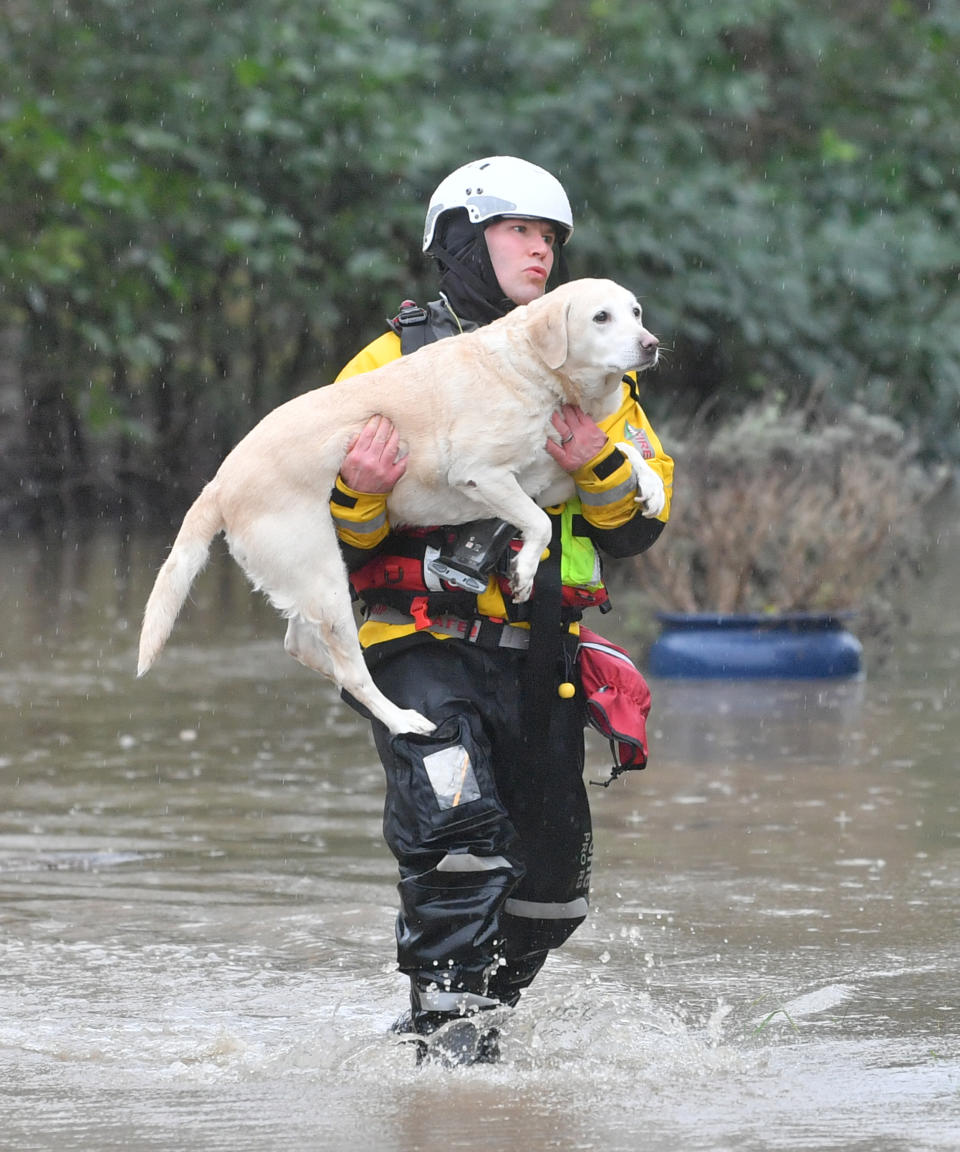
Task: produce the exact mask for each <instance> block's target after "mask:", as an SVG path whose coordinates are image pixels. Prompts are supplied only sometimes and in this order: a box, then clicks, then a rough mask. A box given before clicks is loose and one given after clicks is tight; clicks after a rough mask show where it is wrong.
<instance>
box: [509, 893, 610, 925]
mask: <svg viewBox="0 0 960 1152" xmlns="http://www.w3.org/2000/svg"><path fill="white" fill-rule="evenodd" d="M503 910H504V912H509V913H510V915H511V916H523V917H524V918H525V919H527V920H576V919H578V918H579V917H582V916H586V914H587V913H588V912H589V911H590V905H589V904H588V903H587V902H586V900H584V898H583V897H582V896H579V897H577V899H576V900H568V901H567V902H566V904H541V903H540V902H539V901H537V900H512V899H511V900H507V901H506V903H505V904H504V906H503Z"/></svg>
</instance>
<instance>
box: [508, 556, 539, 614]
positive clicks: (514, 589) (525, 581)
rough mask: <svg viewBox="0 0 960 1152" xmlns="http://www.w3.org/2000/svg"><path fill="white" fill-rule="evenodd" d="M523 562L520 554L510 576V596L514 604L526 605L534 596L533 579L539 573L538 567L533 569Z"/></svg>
mask: <svg viewBox="0 0 960 1152" xmlns="http://www.w3.org/2000/svg"><path fill="white" fill-rule="evenodd" d="M522 561H523V554H522V552H521V553H520V554H518V556H517V559H516V560H515V561H514V564H513V572H512V573H511V575H510V594H511V598H512V599H513V602H514V604H525V603H526V602H527V601H528V600H529V599H530V597H531V596H532V595H533V578H534V576H535V575H536V573H537V566H536V565H534V566H533V568H531V567H530V565H529V564H525V563H523V562H522Z"/></svg>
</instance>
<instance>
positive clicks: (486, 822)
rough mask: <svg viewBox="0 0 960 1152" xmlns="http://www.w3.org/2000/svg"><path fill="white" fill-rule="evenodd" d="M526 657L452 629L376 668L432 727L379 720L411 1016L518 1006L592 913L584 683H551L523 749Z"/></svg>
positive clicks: (387, 686) (417, 1019)
mask: <svg viewBox="0 0 960 1152" xmlns="http://www.w3.org/2000/svg"><path fill="white" fill-rule="evenodd" d="M526 662H527V653H526V652H525V651H517V650H514V649H506V648H495V649H490V648H481V647H477V646H475V645H472V644H470V643H468V642H466V641H461V640H456V639H452V640H438V641H435V642H428V643H424V644H421V645H419V646H416V647H413V648H409V649H406V650H404V651H400V652H398V653H397V654H396V655H392V656H389V657H387V658H386V659H384V660H382V661H381V662H379V663H378V664H377V665H376V666H375V667H374V669H373V674H374V678H375V679H376V681H377V683H378V685H379V686H380V688H381V689H382V690H383V691H384V692H385V693H386V694H387V696H389V697H390V698H391V699H392V700H394V701H395V702H396V703H397V704H399V705H400V706H401V707H403V708H416V709H417V710H418V711H420V712H422V713H423V714H424V715H426V716H428V717H429V718H430V719H431V720H433V721H434V722H435V723H436V724H437V730H436V732H434V733H432V734H431V735H430V736H414V735H409V734H404V735H401V736H396V737H392V736H391V735H390V733H389V731H388V730H387V729H386V728H384V727H383V725H381V724H380V723H379V722H376V721H374V737H375V739H376V743H377V749H378V751H379V753H380V757H381V760H382V761H383V765H384V769H385V771H386V803H385V809H384V821H383V828H384V837H385V839H386V841H387V844H388V845H389V847H390V849H391V851H392V852H393V854H394V855H395V856H396V858H397V861H398V863H399V866H400V883H399V886H398V887H399V892H400V912H399V915H398V918H397V956H398V964H399V968H400V970H401V971H403V972H406V973H407V975H408V976H409V977H410V980H411V1003H412V1009H413V1023H414V1026H415V1027H416V1026H417V1025H418V1023H419V1024H421V1025H423V1026H424V1027H425V1028H429V1027H430V1026H436V1023H437V1020H438V1015H439V1017H441V1018H442V1017H443V1016H445V1015H459V1014H461V1013H463V1012H470V1011H474V1010H478V1009H482V1008H486V1007H493V1006H495V1005H497V1004H501V1003H503V1004H511V1005H512V1004H515V1003H516V1001H517V1000H518V999H519V996H520V993H521V991H522V990H523V989H524V988H525V987H526V986H527V985H528V984H529V983H530V982H531V981H532V980H533V978H534V977H535V976H536V974H537V972H539V970H540V968H541V967H542V966H543V963H544V961H545V960H546V957H547V952H548V950H549V949H551V948H557V947H559V946H560V945H561V944H562V943H563V942H564V940H566V939H567V937H568V936H569V935H570V933H571V932H573V930H574V929H575V928H576V927H577V926H578V925H579V924H580V923H582V921H583V919H584V917H585V916H586V914H587V895H588V890H589V880H590V863H591V856H592V847H593V843H592V833H591V827H590V810H589V806H588V802H587V795H586V788H585V786H584V781H583V756H584V745H583V723H584V712H583V702H582V693H581V692H580V691H579V690H578V691H577V693H576V695H575V696H574V697H573V698H572V699H568V700H564V699H561V698H560V697H559V695H555V694H552V703H551V704H550V705H549V709H550V715H549V721H548V724H547V725H546V726H545V727H546V737H545V740H546V744H545V747H538V750H537V754H534V753H532V751H531V747H530V745H529V742H528V740H527V735H526V734H527V728H526V726H525V724H526V720H527V715H526V708H525V697H526V691H525V688H526V685H525V668H526Z"/></svg>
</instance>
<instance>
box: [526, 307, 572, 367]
mask: <svg viewBox="0 0 960 1152" xmlns="http://www.w3.org/2000/svg"><path fill="white" fill-rule="evenodd" d="M569 310H570V302H569V301H561V300H558V299H557V298H556V297H552V296H543V297H541V298H540V299H539V300H534V301H533V302H532V303H530V304H528V305H527V314H528V316H529V317H530V321H529V324H528V325H527V335H528V336H529V337H530V343H531V344H532V345H533V347H534V350H535V351H536V353H537V355H538V356H539V357H540V359H541V360H542V361H543V362H544V363H545V364H546V366H547V367H548V368H549V369H550V371H551V372H556V370H557V369H558V368H560V367H562V366H563V364H564V363H565V361H566V359H567V314H568V312H569Z"/></svg>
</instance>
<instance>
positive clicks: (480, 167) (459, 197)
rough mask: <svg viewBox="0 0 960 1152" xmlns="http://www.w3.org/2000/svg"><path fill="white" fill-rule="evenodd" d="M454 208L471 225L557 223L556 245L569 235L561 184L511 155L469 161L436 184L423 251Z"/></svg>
mask: <svg viewBox="0 0 960 1152" xmlns="http://www.w3.org/2000/svg"><path fill="white" fill-rule="evenodd" d="M455 208H464V209H466V212H467V215H468V217H469V218H470V220H471V221H473V223H474V224H482V223H483V222H484V221H485V220H492V219H493V218H494V217H497V216H522V217H526V218H527V219H529V220H549V221H551V222H552V223H554V224H558V225H559V226H560V228H561V229H562V230H563V235H562V236H560V237H559V239H560V240H561V242H562V243H566V241H567V240H569V239H570V237H571V236H572V235H573V213H572V212H571V210H570V201H569V200H568V199H567V194H566V192H564V190H563V185H562V184H561V183H560V181H559V180H557V178H556V177H555V176H551V175H550V173H549V172H547V171H546V169H544V168H538V167H537V165H536V164H531V163H530V162H529V161H527V160H519V159H517V157H516V156H488V157H487V158H486V159H485V160H474V161H472V162H471V163H470V164H464V166H463V167H462V168H458V169H457V170H456V172H451V173H450V175H449V176H448V177H447V178H446V179H445V180H441V181H440V184H439V185H438V186H437V190H436V192H434V194H433V195H432V196H431V197H430V204H429V205H428V207H427V221H426V224H425V225H424V229H423V250H424V252H427V251H429V249H430V245H431V244H432V243H433V240H434V235H435V232H436V226H437V221H438V220H439V219H440V217H441V216H442V215H443V213H444V212H449V211H451V210H452V209H455Z"/></svg>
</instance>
